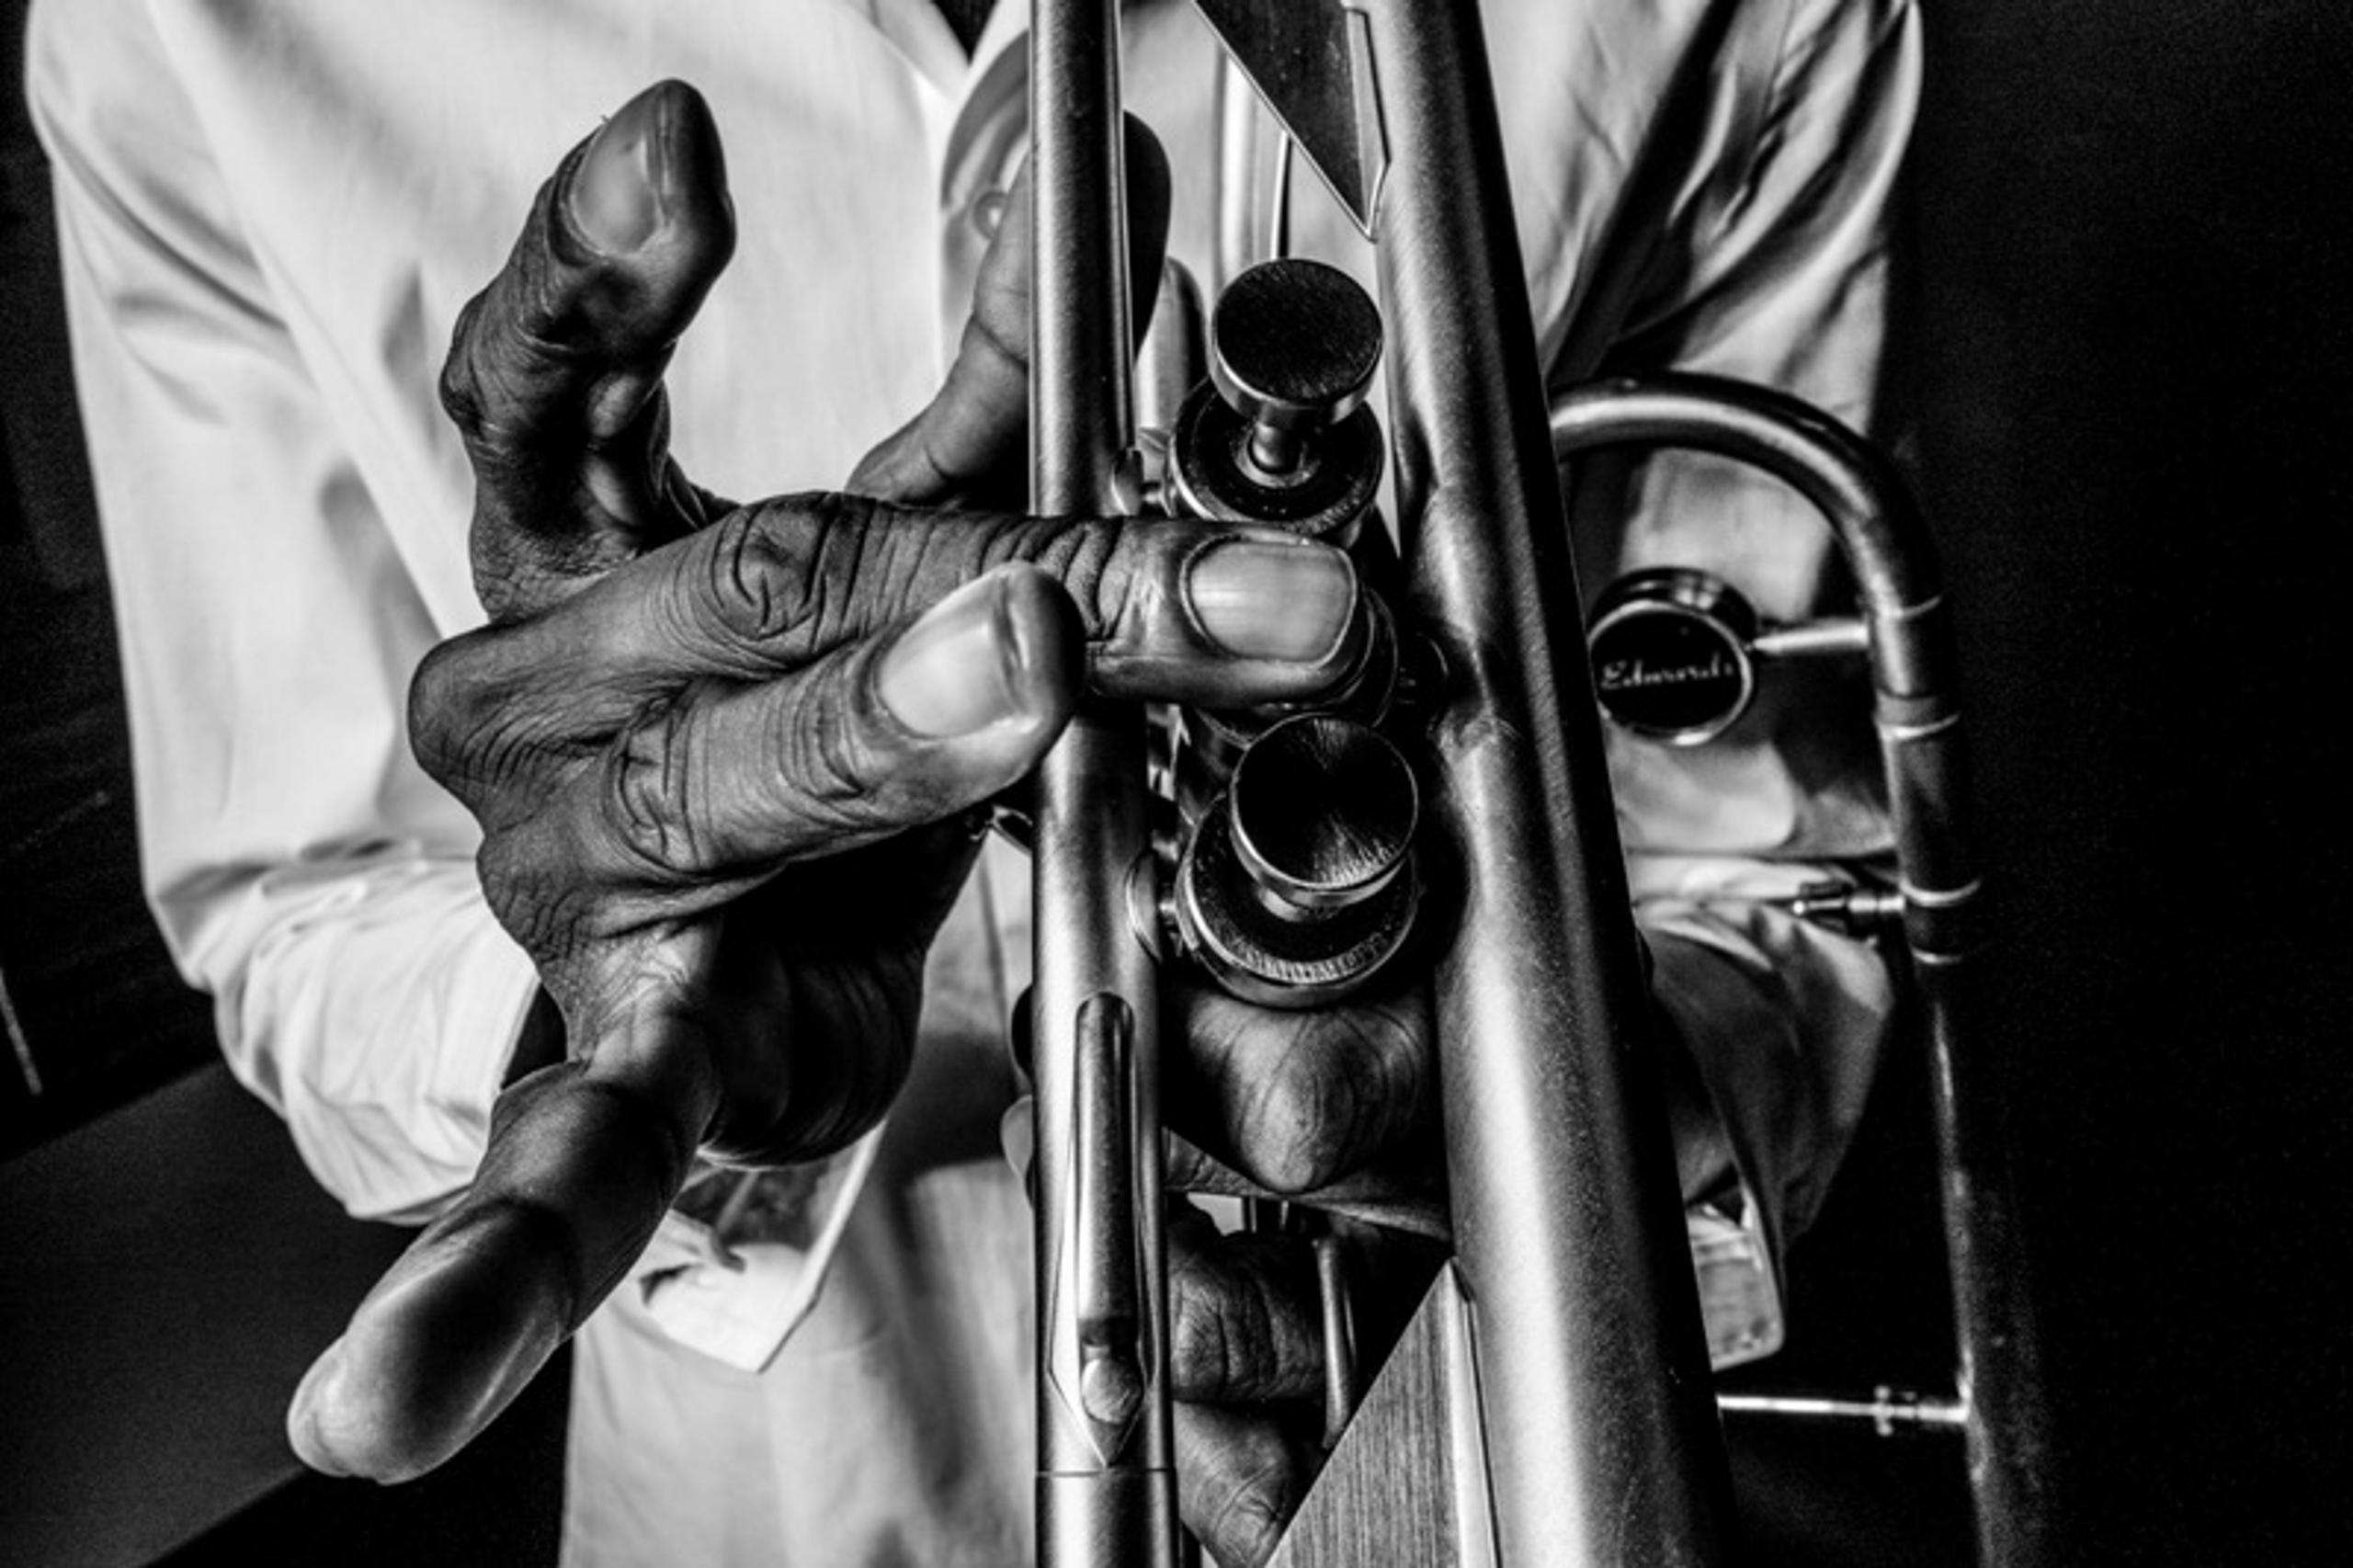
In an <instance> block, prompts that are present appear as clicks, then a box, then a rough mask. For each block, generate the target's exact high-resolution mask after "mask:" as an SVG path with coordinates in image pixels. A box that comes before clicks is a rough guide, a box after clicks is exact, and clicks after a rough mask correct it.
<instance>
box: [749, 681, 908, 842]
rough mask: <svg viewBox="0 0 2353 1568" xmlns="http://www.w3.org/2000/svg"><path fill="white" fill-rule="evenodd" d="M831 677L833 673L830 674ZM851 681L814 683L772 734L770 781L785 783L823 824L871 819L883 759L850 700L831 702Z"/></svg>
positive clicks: (790, 706) (806, 686)
mask: <svg viewBox="0 0 2353 1568" xmlns="http://www.w3.org/2000/svg"><path fill="white" fill-rule="evenodd" d="M829 673H830V672H829ZM848 684H849V683H848V682H847V680H838V679H837V680H834V681H824V680H814V679H813V680H810V681H806V682H804V683H802V684H801V687H799V688H798V692H799V696H798V699H797V700H795V701H793V702H791V703H790V704H788V705H787V707H786V709H785V710H784V712H783V713H782V714H781V715H780V716H779V721H778V722H777V723H776V725H775V726H774V728H773V729H772V731H771V732H770V736H771V744H772V745H773V746H774V748H775V757H774V762H773V768H774V771H773V774H772V777H775V778H781V779H783V780H785V782H786V784H787V785H788V786H789V787H790V789H791V790H792V791H793V793H794V795H795V796H796V798H798V799H799V800H800V801H801V803H802V806H803V809H805V810H806V811H807V812H809V813H810V815H811V816H812V817H813V819H814V820H815V821H816V822H818V823H819V824H829V825H837V826H843V827H849V826H854V825H858V824H862V823H863V822H864V821H865V819H866V818H867V817H868V816H869V815H870V814H871V813H870V811H869V810H868V808H869V807H870V804H871V803H872V797H873V794H874V790H875V787H876V784H877V782H878V778H879V774H880V772H881V768H880V766H879V764H880V759H879V757H878V756H877V754H876V748H875V746H874V743H873V736H872V734H871V733H870V731H869V730H868V728H867V726H866V725H865V724H864V723H863V722H860V715H859V714H858V713H857V712H856V711H854V710H853V705H852V704H851V703H849V702H847V701H838V700H828V699H827V698H826V692H827V688H831V689H832V691H834V692H835V693H836V694H838V693H839V692H841V691H842V690H844V689H845V688H846V687H847V686H848Z"/></svg>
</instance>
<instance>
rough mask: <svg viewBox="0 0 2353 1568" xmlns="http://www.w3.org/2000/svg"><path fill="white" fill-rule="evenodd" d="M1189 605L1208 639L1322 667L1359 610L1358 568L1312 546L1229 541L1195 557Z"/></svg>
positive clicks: (1244, 653)
mask: <svg viewBox="0 0 2353 1568" xmlns="http://www.w3.org/2000/svg"><path fill="white" fill-rule="evenodd" d="M1185 600H1186V602H1187V603H1188V604H1189V605H1190V606H1191V607H1192V609H1193V617H1194V619H1195V620H1197V621H1198V622H1199V625H1200V628H1201V630H1202V631H1204V632H1206V633H1208V634H1209V637H1210V640H1211V642H1215V643H1216V644H1217V645H1218V646H1219V647H1220V648H1222V649H1223V650H1225V652H1227V653H1233V654H1237V655H1239V656H1241V657H1243V658H1249V659H1281V660H1284V661H1287V662H1290V663H1294V664H1321V663H1322V662H1324V660H1325V659H1328V658H1330V657H1331V656H1332V654H1333V653H1336V652H1337V651H1338V649H1339V646H1340V639H1341V638H1342V637H1344V636H1346V635H1347V631H1348V625H1349V622H1350V621H1351V620H1352V619H1354V617H1355V614H1356V605H1357V576H1356V569H1355V568H1354V567H1352V566H1351V565H1349V564H1348V558H1347V556H1345V555H1343V554H1341V553H1340V552H1339V551H1336V550H1334V549H1332V548H1331V547H1330V546H1329V545H1322V544H1316V543H1314V542H1313V541H1311V540H1295V541H1274V540H1255V539H1229V540H1222V541H1221V542H1219V543H1217V544H1213V545H1211V547H1210V548H1209V549H1208V550H1206V551H1202V552H1201V553H1200V554H1199V555H1198V556H1195V557H1194V558H1193V562H1192V564H1191V566H1190V568H1189V569H1188V571H1187V573H1186V575H1185Z"/></svg>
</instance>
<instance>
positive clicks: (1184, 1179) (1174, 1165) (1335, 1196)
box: [1162, 1132, 1454, 1242]
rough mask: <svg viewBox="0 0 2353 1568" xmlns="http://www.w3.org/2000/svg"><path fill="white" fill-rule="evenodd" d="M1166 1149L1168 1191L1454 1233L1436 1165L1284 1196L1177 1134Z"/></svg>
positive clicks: (1399, 1165) (1432, 1233)
mask: <svg viewBox="0 0 2353 1568" xmlns="http://www.w3.org/2000/svg"><path fill="white" fill-rule="evenodd" d="M1162 1146H1163V1148H1164V1149H1165V1152H1166V1156H1167V1168H1166V1170H1165V1174H1164V1175H1163V1177H1162V1185H1163V1186H1164V1187H1165V1189H1166V1190H1167V1191H1170V1192H1175V1193H1188V1194H1192V1195H1194V1196H1198V1197H1213V1198H1239V1199H1256V1200H1257V1201H1261V1202H1267V1203H1296V1204H1300V1205H1302V1206H1304V1207H1306V1208H1309V1209H1313V1210H1315V1211H1316V1212H1317V1213H1319V1214H1326V1215H1334V1216H1337V1217H1339V1218H1342V1219H1346V1220H1350V1221H1361V1222H1362V1223H1364V1224H1367V1225H1377V1226H1379V1227H1381V1229H1383V1230H1388V1231H1396V1232H1400V1233H1404V1234H1405V1235H1411V1236H1420V1237H1424V1238H1427V1239H1429V1240H1432V1241H1438V1242H1445V1241H1448V1240H1449V1239H1450V1238H1451V1237H1452V1236H1453V1234H1454V1221H1453V1218H1452V1216H1451V1215H1450V1214H1449V1212H1448V1210H1447V1203H1446V1192H1445V1184H1444V1182H1443V1180H1442V1179H1441V1176H1442V1173H1441V1172H1440V1171H1439V1170H1438V1167H1437V1165H1436V1163H1435V1162H1434V1161H1428V1160H1407V1161H1380V1162H1376V1163H1375V1164H1374V1165H1372V1166H1370V1167H1369V1168H1367V1169H1364V1170H1360V1171H1358V1172H1356V1173H1354V1174H1353V1175H1350V1176H1343V1177H1341V1178H1340V1179H1339V1180H1337V1181H1335V1182H1331V1183H1328V1184H1326V1185H1324V1186H1323V1187H1317V1188H1315V1189H1314V1190H1313V1191H1312V1192H1303V1193H1300V1192H1291V1193H1283V1192H1277V1191H1276V1190H1275V1189H1274V1188H1272V1187H1267V1185H1265V1184H1264V1183H1262V1182H1256V1181H1253V1180H1251V1179H1250V1178H1249V1177H1248V1176H1244V1175H1243V1174H1242V1173H1241V1172H1239V1171H1237V1170H1235V1169H1234V1168H1233V1166H1231V1165H1226V1164H1225V1163H1224V1162H1223V1161H1221V1160H1217V1159H1214V1158H1212V1157H1211V1155H1209V1154H1208V1153H1204V1152H1203V1151H1202V1150H1201V1149H1200V1148H1199V1146H1198V1145H1196V1144H1194V1143H1192V1142H1188V1140H1186V1139H1185V1138H1183V1137H1180V1136H1179V1135H1177V1134H1176V1133H1174V1132H1164V1133H1163V1134H1162Z"/></svg>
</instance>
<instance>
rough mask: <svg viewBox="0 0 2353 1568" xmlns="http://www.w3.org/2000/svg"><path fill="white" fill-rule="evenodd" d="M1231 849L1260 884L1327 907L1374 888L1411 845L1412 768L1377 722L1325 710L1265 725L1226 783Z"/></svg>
mask: <svg viewBox="0 0 2353 1568" xmlns="http://www.w3.org/2000/svg"><path fill="white" fill-rule="evenodd" d="M1228 790H1229V795H1230V802H1231V809H1232V812H1233V850H1234V856H1235V858H1237V859H1239V860H1240V861H1241V862H1242V865H1243V868H1244V869H1245V870H1247V871H1248V872H1249V874H1250V878H1251V880H1252V881H1255V882H1256V883H1257V884H1258V885H1259V887H1260V888H1261V889H1263V890H1264V891H1265V892H1268V893H1270V894H1272V895H1273V896H1274V897H1276V898H1278V899H1279V900H1281V901H1282V902H1283V903H1289V904H1294V905H1297V906H1298V907H1300V908H1302V909H1307V910H1315V909H1332V908H1336V907H1340V906H1343V905H1346V904H1348V903H1356V902H1358V900H1360V899H1362V898H1364V897H1366V896H1367V895H1368V894H1370V893H1371V892H1376V891H1378V890H1379V889H1380V887H1381V884H1382V883H1384V882H1385V881H1388V879H1389V878H1390V877H1392V876H1393V875H1394V874H1395V873H1396V870H1397V867H1398V865H1399V863H1400V862H1402V861H1403V860H1404V858H1405V851H1406V850H1407V849H1408V848H1409V847H1410V846H1412V844H1413V839H1414V825H1415V819H1416V817H1417V816H1418V814H1419V812H1420V798H1419V794H1418V791H1417V790H1416V789H1415V783H1414V772H1413V769H1412V768H1410V767H1407V766H1406V764H1405V759H1404V756H1403V755H1402V754H1400V753H1399V751H1398V750H1397V748H1396V747H1395V746H1394V745H1392V744H1390V743H1389V741H1388V740H1387V739H1386V738H1384V737H1383V736H1382V735H1381V733H1379V732H1378V731H1375V730H1372V729H1370V728H1368V727H1367V726H1365V725H1363V724H1359V723H1356V722H1353V721H1350V720H1347V719H1340V718H1335V717H1333V716H1331V715H1329V714H1323V713H1310V714H1301V715H1299V716H1297V717H1295V718H1290V719H1286V720H1284V721H1283V722H1281V723H1279V724H1277V725H1275V726H1274V727H1272V728H1271V729H1269V730H1267V733H1264V734H1262V735H1260V736H1259V737H1258V738H1257V740H1256V742H1254V743H1253V744H1251V746H1250V749H1249V750H1248V751H1246V752H1245V753H1244V754H1243V756H1242V759H1241V761H1239V762H1237V763H1236V764H1234V768H1233V782H1232V783H1231V784H1230V785H1229V786H1228Z"/></svg>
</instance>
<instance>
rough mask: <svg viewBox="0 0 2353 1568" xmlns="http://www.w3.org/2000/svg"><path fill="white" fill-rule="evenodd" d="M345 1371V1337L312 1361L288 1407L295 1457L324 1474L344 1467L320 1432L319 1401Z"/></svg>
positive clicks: (340, 1471)
mask: <svg viewBox="0 0 2353 1568" xmlns="http://www.w3.org/2000/svg"><path fill="white" fill-rule="evenodd" d="M342 1375H343V1341H342V1340H340V1339H338V1340H336V1341H335V1343H334V1344H333V1345H330V1346H327V1347H326V1349H325V1350H324V1351H323V1352H322V1353H321V1354H320V1356H319V1358H318V1359H317V1360H315V1361H313V1362H312V1363H311V1369H310V1370H309V1371H307V1372H305V1373H303V1374H302V1381H301V1385H300V1386H299V1387H297V1388H296V1389H295V1391H294V1398H293V1399H292V1400H291V1401H290V1403H288V1405H287V1407H286V1438H287V1441H288V1442H289V1443H290V1444H291V1445H292V1447H293V1449H294V1453H295V1457H297V1458H298V1459H300V1460H301V1461H302V1462H303V1463H304V1464H306V1465H309V1466H310V1467H311V1468H312V1469H313V1470H315V1471H319V1472H320V1473H321V1474H324V1475H342V1474H344V1473H346V1471H345V1470H344V1467H343V1465H342V1463H341V1461H339V1460H337V1459H336V1458H335V1454H334V1453H333V1452H332V1451H331V1450H330V1449H328V1448H327V1446H326V1444H325V1441H324V1438H323V1437H321V1435H320V1432H319V1402H320V1400H321V1399H323V1398H324V1397H325V1394H326V1392H327V1389H328V1387H329V1385H331V1384H333V1383H335V1382H336V1381H339V1380H340V1379H341V1377H342Z"/></svg>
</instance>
